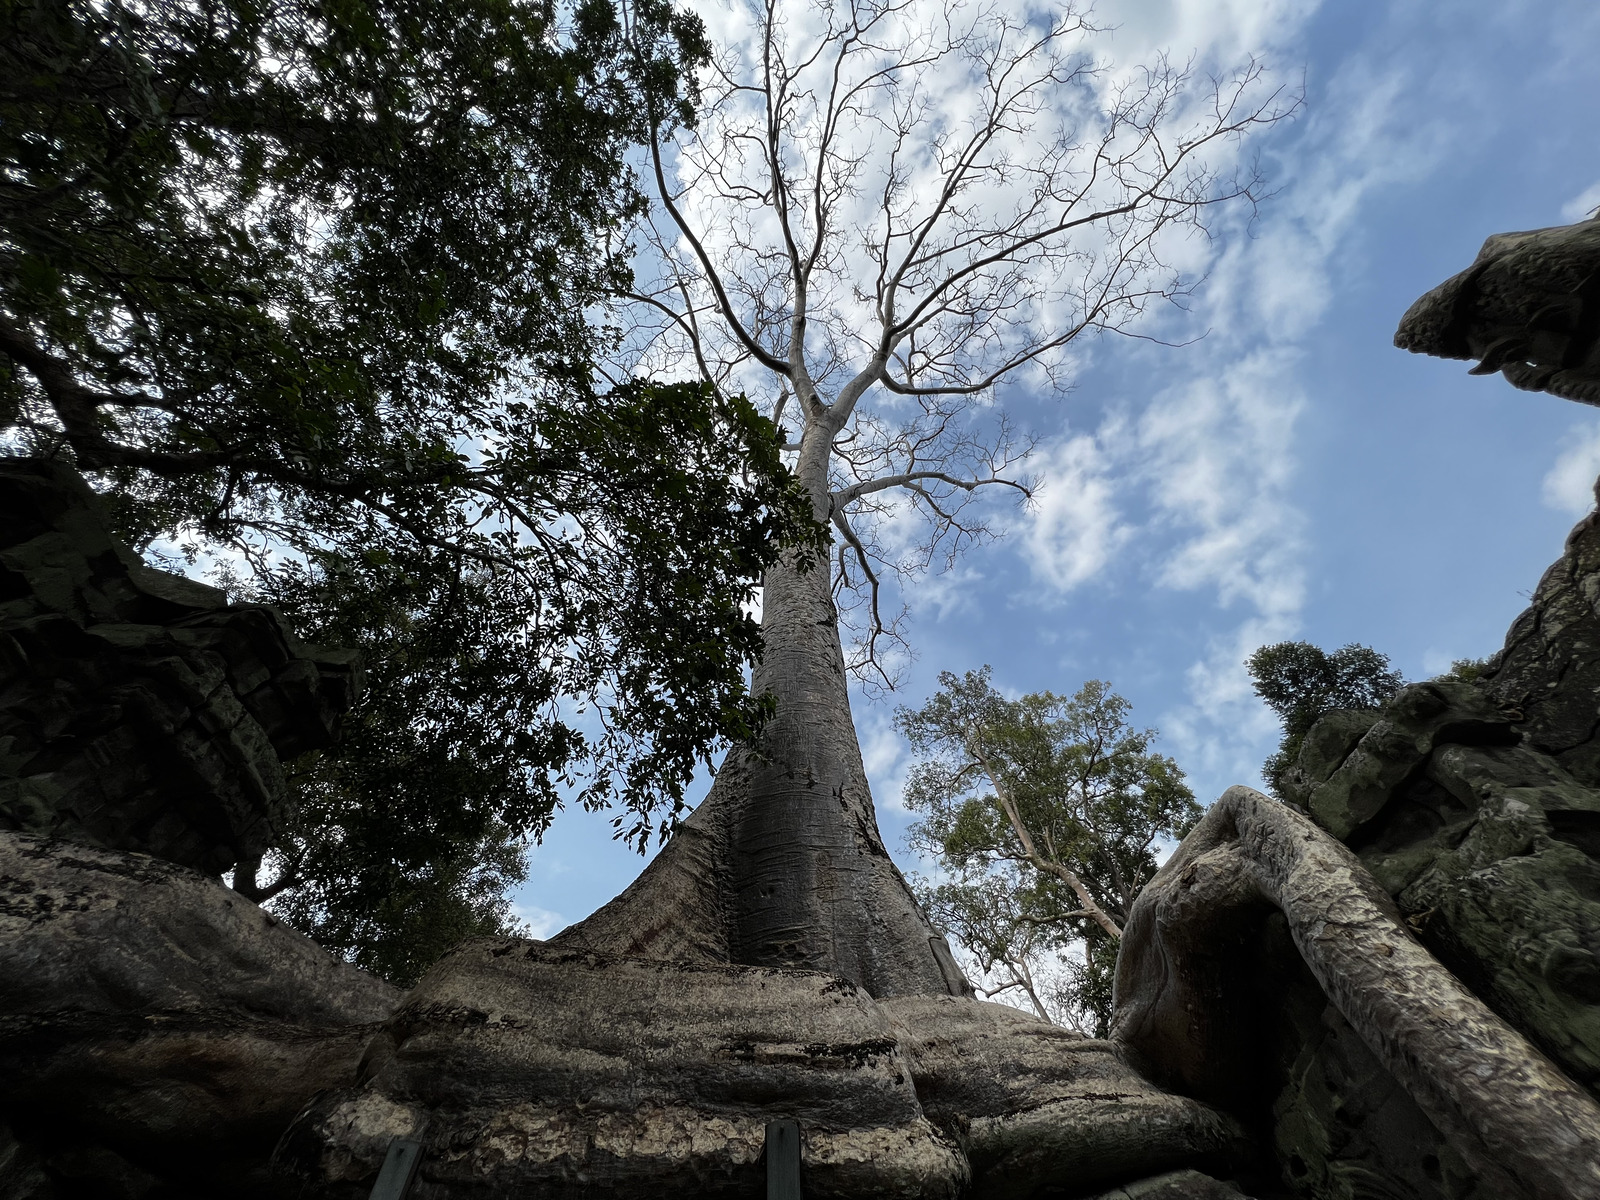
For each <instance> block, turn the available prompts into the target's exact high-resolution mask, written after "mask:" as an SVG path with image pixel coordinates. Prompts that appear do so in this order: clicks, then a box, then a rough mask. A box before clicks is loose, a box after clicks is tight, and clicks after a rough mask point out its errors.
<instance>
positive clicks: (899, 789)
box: [856, 705, 911, 812]
mask: <svg viewBox="0 0 1600 1200" xmlns="http://www.w3.org/2000/svg"><path fill="white" fill-rule="evenodd" d="M856 729H857V736H858V738H859V739H860V742H861V762H862V765H863V766H864V767H866V769H867V781H868V782H869V783H870V784H871V786H872V797H873V799H874V800H875V801H876V802H877V804H878V806H879V807H880V808H889V809H893V810H895V811H897V812H907V811H909V810H908V809H907V808H906V806H905V801H904V798H903V797H904V795H905V774H906V771H907V769H908V768H909V767H910V765H911V764H910V760H909V759H907V758H906V743H905V739H903V738H902V737H901V736H900V734H899V733H898V732H897V731H896V730H895V727H894V722H893V720H892V718H891V717H890V716H889V714H888V713H886V712H885V711H884V710H883V709H882V708H868V707H867V706H864V705H857V706H856Z"/></svg>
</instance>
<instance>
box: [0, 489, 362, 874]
mask: <svg viewBox="0 0 1600 1200" xmlns="http://www.w3.org/2000/svg"><path fill="white" fill-rule="evenodd" d="M0 513H4V514H5V519H4V520H3V521H0V829H14V830H19V831H22V832H27V833H34V834H40V835H49V834H54V835H59V836H62V837H69V838H72V839H74V840H76V841H81V842H87V843H90V844H93V845H99V846H105V847H108V848H112V849H122V850H136V851H141V852H144V853H149V854H155V855H157V856H159V857H161V858H165V859H167V860H169V861H172V862H179V863H184V864H186V865H188V866H193V867H197V868H199V869H202V870H208V871H216V872H220V871H224V870H226V869H227V868H229V867H231V866H232V865H233V864H234V863H235V862H237V861H239V860H240V859H245V858H251V857H254V856H258V855H260V854H261V852H262V851H263V850H265V849H266V847H267V846H268V844H269V842H270V836H271V834H270V831H271V828H272V825H273V822H274V821H276V820H278V819H280V818H281V816H282V815H283V814H282V806H283V804H284V803H285V802H286V792H285V784H284V779H283V768H282V760H284V759H286V758H292V757H294V756H295V755H298V754H300V753H302V752H304V751H306V750H310V749H314V748H317V747H319V746H325V745H328V744H329V743H330V742H331V740H332V738H333V737H334V735H335V733H336V731H337V727H338V719H339V715H340V714H341V713H342V712H343V711H344V710H345V708H346V707H348V705H349V703H350V699H351V697H352V695H353V692H354V688H355V686H356V682H357V676H356V669H355V661H354V656H353V655H352V654H349V653H347V652H342V651H329V650H319V649H316V648H314V647H310V646H307V645H305V644H304V643H302V642H300V641H299V640H298V639H297V638H296V637H295V636H294V635H293V634H292V633H291V632H290V631H289V630H288V628H287V626H286V625H285V624H284V622H283V620H282V618H281V617H279V616H278V614H277V613H275V612H273V610H272V609H270V608H267V607H265V606H261V605H230V604H228V603H227V601H226V597H225V596H224V595H223V594H222V593H221V592H219V591H217V590H216V589H214V588H209V587H206V586H204V585H203V584H199V583H195V582H194V581H192V580H189V579H184V578H182V577H180V576H176V575H169V574H167V573H165V572H162V571H155V570H152V569H150V568H149V567H146V566H145V565H144V564H143V563H142V562H141V561H140V560H139V559H138V557H137V556H136V555H134V554H132V553H131V552H130V551H129V550H127V548H126V547H124V546H122V545H120V544H119V543H118V542H117V541H116V540H115V539H114V538H113V537H112V536H111V534H110V532H109V531H108V529H107V526H106V521H105V518H104V516H103V514H102V513H101V512H100V511H99V508H98V502H97V501H96V500H95V498H94V496H93V494H92V493H91V492H90V491H89V489H88V488H87V487H86V486H85V485H84V483H83V481H82V479H80V478H79V477H78V476H77V475H76V474H75V473H74V472H72V471H71V470H69V469H68V468H66V467H63V466H59V465H57V464H53V463H49V462H44V461H39V460H31V459H0Z"/></svg>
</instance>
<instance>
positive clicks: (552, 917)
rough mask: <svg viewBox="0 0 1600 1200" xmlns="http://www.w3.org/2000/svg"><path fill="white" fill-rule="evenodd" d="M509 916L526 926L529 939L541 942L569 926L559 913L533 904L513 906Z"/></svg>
mask: <svg viewBox="0 0 1600 1200" xmlns="http://www.w3.org/2000/svg"><path fill="white" fill-rule="evenodd" d="M511 915H512V916H513V917H514V918H515V919H516V920H518V921H521V922H522V923H523V924H524V925H526V926H527V928H528V936H529V937H531V938H534V939H536V940H538V941H541V942H542V941H544V939H545V938H547V937H549V936H550V935H551V934H553V933H555V932H556V931H558V930H560V929H564V928H566V926H567V925H568V924H570V922H569V921H568V920H567V919H566V918H565V917H563V916H562V915H561V914H560V913H558V912H551V911H550V910H549V909H548V908H540V907H538V906H537V905H533V904H513V905H512V906H511Z"/></svg>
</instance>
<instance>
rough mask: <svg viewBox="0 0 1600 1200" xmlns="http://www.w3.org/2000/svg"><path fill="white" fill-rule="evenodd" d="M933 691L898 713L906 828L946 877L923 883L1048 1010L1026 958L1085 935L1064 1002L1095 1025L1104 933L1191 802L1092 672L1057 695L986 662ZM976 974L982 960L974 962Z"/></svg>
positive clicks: (961, 934)
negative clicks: (907, 761)
mask: <svg viewBox="0 0 1600 1200" xmlns="http://www.w3.org/2000/svg"><path fill="white" fill-rule="evenodd" d="M939 685H940V690H939V691H938V692H937V693H935V694H934V696H933V697H931V698H930V699H929V700H928V702H927V703H926V704H925V705H924V706H923V707H922V708H920V709H917V710H912V709H909V708H902V709H900V710H899V713H898V716H897V720H898V724H899V726H900V729H901V731H902V732H903V733H904V734H905V735H906V737H907V739H908V740H909V741H910V743H911V746H912V749H913V750H914V751H915V752H916V753H917V754H918V755H919V761H918V762H917V764H916V765H915V766H914V767H913V768H912V770H911V773H910V776H909V777H908V780H907V783H906V790H905V801H906V805H907V807H909V808H910V809H912V811H914V812H917V813H920V814H922V819H921V820H920V821H918V822H917V823H916V824H914V825H913V826H912V828H911V831H910V834H909V835H908V839H909V844H910V845H911V847H912V848H913V849H915V850H917V851H919V852H921V853H923V854H925V855H929V856H931V857H932V858H934V860H935V861H936V862H937V863H938V864H939V866H940V867H941V868H942V869H943V870H944V871H945V872H946V873H948V874H949V875H950V876H951V882H948V883H945V884H942V885H940V886H939V887H936V888H932V889H930V890H929V891H928V892H927V893H926V894H927V897H928V900H929V901H930V911H932V912H933V913H934V914H936V920H937V918H938V917H943V918H944V919H945V921H946V922H947V924H945V925H944V928H945V929H946V930H947V931H948V932H949V933H951V934H953V935H954V936H955V937H956V938H957V940H958V942H960V943H961V944H962V946H963V948H964V949H965V950H966V951H967V952H968V953H969V954H971V955H972V956H974V957H975V958H976V959H977V960H978V962H979V965H980V966H985V967H987V966H989V965H999V966H1001V967H1003V968H1004V970H1005V972H1006V975H1007V978H1005V979H1004V980H1003V982H1002V988H1004V987H1007V986H1010V985H1011V984H1012V983H1015V984H1016V985H1017V986H1020V987H1022V988H1023V989H1024V990H1025V991H1026V992H1027V994H1028V995H1029V997H1030V1000H1031V1002H1032V1003H1033V1005H1034V1007H1035V1008H1036V1009H1037V1010H1038V1011H1039V1012H1040V1014H1041V1015H1045V1013H1046V1008H1045V1006H1044V1004H1043V1003H1042V1000H1041V998H1040V996H1039V995H1038V991H1037V988H1036V987H1035V986H1034V984H1033V977H1034V976H1035V975H1036V974H1037V973H1038V971H1037V968H1036V966H1034V965H1032V964H1031V963H1030V959H1034V960H1035V961H1037V957H1036V956H1037V955H1038V952H1039V951H1041V950H1046V949H1051V948H1061V947H1065V946H1069V945H1072V944H1073V943H1077V942H1082V943H1084V945H1083V949H1082V955H1083V958H1082V962H1083V966H1082V968H1080V970H1079V971H1078V978H1077V980H1076V981H1075V986H1074V987H1073V988H1071V989H1070V991H1071V992H1072V993H1073V994H1072V995H1070V996H1069V997H1068V1001H1069V1004H1068V1009H1069V1012H1070V1011H1071V1010H1077V1011H1080V1012H1083V1013H1085V1014H1086V1015H1088V1016H1089V1017H1091V1018H1092V1019H1093V1020H1094V1022H1095V1024H1096V1025H1097V1026H1098V1027H1099V1028H1100V1029H1101V1031H1102V1032H1103V1031H1104V1029H1105V1027H1106V1025H1107V1022H1109V1020H1110V1015H1111V988H1110V983H1111V970H1112V968H1113V967H1114V965H1115V961H1116V943H1117V942H1118V941H1120V940H1121V938H1122V929H1123V926H1124V925H1126V924H1127V921H1128V915H1129V913H1130V912H1132V910H1133V902H1134V900H1135V899H1136V898H1137V897H1138V895H1139V891H1140V889H1141V888H1142V887H1143V886H1144V884H1145V881H1146V880H1148V879H1149V878H1150V877H1151V876H1152V875H1154V874H1155V871H1156V858H1155V847H1156V843H1157V840H1158V839H1160V838H1171V839H1174V840H1177V839H1180V838H1182V837H1183V835H1184V834H1185V833H1187V832H1188V831H1189V829H1190V828H1192V827H1193V825H1194V823H1195V822H1196V821H1198V820H1199V819H1200V815H1201V810H1200V806H1199V805H1198V804H1196V803H1195V799H1194V793H1193V792H1191V791H1190V790H1189V788H1188V786H1187V785H1186V784H1185V783H1184V781H1183V772H1182V771H1180V770H1179V769H1178V766H1177V764H1176V763H1175V762H1173V760H1172V759H1170V758H1167V757H1165V756H1163V755H1160V754H1157V753H1154V752H1153V751H1152V750H1151V749H1150V746H1151V743H1152V742H1153V741H1154V740H1155V737H1156V732H1155V730H1153V729H1145V730H1137V729H1133V728H1130V727H1129V725H1128V722H1127V716H1128V710H1129V705H1128V702H1127V701H1126V700H1124V699H1123V698H1122V697H1121V696H1119V695H1117V694H1116V693H1115V692H1113V691H1112V690H1111V688H1110V685H1109V684H1106V683H1104V682H1102V681H1100V680H1090V681H1089V682H1088V683H1086V684H1084V685H1083V687H1081V688H1080V689H1079V690H1078V692H1077V693H1076V694H1075V695H1074V696H1073V697H1072V698H1071V699H1067V698H1065V697H1062V696H1057V695H1055V694H1054V693H1052V692H1035V693H1032V694H1030V695H1027V696H1023V697H1022V698H1021V699H1018V700H1007V699H1006V698H1005V697H1004V696H1002V695H1001V694H1000V693H999V692H998V691H997V690H995V687H994V685H993V684H992V683H991V682H990V671H989V668H988V667H984V668H983V669H982V670H981V671H969V672H967V673H966V675H964V676H959V677H958V676H956V675H953V674H951V673H950V672H948V671H945V672H942V673H941V674H940V676H939ZM986 973H987V970H986Z"/></svg>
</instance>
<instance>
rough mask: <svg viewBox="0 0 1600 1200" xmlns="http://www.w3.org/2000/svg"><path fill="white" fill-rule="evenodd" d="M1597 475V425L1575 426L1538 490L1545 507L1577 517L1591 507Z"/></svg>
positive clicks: (1599, 434) (1599, 467)
mask: <svg viewBox="0 0 1600 1200" xmlns="http://www.w3.org/2000/svg"><path fill="white" fill-rule="evenodd" d="M1597 475H1600V424H1585V425H1579V426H1577V427H1576V428H1574V429H1573V430H1572V432H1571V433H1570V434H1569V435H1568V438H1567V444H1566V446H1565V447H1563V449H1562V451H1561V454H1560V456H1559V457H1558V458H1557V459H1556V461H1555V465H1554V466H1552V467H1551V468H1550V470H1549V472H1548V473H1546V475H1545V477H1544V483H1543V485H1542V486H1541V488H1540V493H1541V496H1542V498H1543V500H1544V502H1545V504H1546V506H1547V507H1549V508H1553V509H1555V510H1556V511H1557V512H1563V513H1568V514H1570V515H1571V516H1574V517H1581V516H1582V515H1583V514H1584V513H1586V512H1588V511H1589V510H1590V509H1591V508H1593V507H1594V486H1595V477H1596V476H1597Z"/></svg>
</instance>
